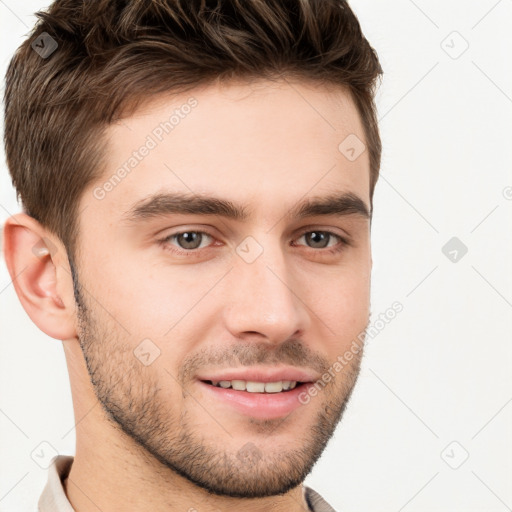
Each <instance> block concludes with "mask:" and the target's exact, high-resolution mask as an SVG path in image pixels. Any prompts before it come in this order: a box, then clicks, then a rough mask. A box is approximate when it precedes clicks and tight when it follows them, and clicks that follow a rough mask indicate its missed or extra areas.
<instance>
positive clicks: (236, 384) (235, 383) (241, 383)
mask: <svg viewBox="0 0 512 512" xmlns="http://www.w3.org/2000/svg"><path fill="white" fill-rule="evenodd" d="M231 387H232V388H233V389H236V390H237V391H245V380H232V381H231Z"/></svg>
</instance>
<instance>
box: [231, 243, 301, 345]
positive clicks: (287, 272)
mask: <svg viewBox="0 0 512 512" xmlns="http://www.w3.org/2000/svg"><path fill="white" fill-rule="evenodd" d="M277 245H278V244H277ZM234 265H235V268H233V270H232V271H231V272H230V273H229V278H228V280H229V282H227V283H225V286H226V288H225V289H224V290H225V293H227V297H229V298H228V300H226V302H225V307H224V309H223V316H224V322H225V325H226V328H227V329H228V330H229V331H230V332H231V334H232V335H233V336H234V337H235V338H237V339H242V340H244V339H256V338H259V341H266V342H268V343H269V344H279V343H282V342H284V341H286V340H287V339H289V338H291V337H300V336H302V334H303V333H304V332H305V331H306V330H307V328H308V326H309V322H310V315H309V312H308V308H307V306H306V305H305V303H304V302H303V300H304V299H302V298H301V293H304V290H302V289H301V282H304V281H303V280H300V279H297V276H296V275H295V276H294V273H293V269H291V268H290V267H289V264H287V263H286V260H285V255H284V254H283V251H282V248H281V247H276V248H272V250H271V249H270V248H269V247H265V248H264V250H263V253H262V254H261V255H260V256H259V257H258V258H257V259H256V260H255V261H253V262H252V263H248V262H246V261H245V260H244V259H243V258H240V257H238V255H235V257H234Z"/></svg>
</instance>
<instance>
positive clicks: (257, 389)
mask: <svg viewBox="0 0 512 512" xmlns="http://www.w3.org/2000/svg"><path fill="white" fill-rule="evenodd" d="M245 389H246V391H249V393H264V392H265V383H264V382H251V381H247V382H246V383H245Z"/></svg>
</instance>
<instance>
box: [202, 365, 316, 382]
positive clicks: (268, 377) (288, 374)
mask: <svg viewBox="0 0 512 512" xmlns="http://www.w3.org/2000/svg"><path fill="white" fill-rule="evenodd" d="M197 378H198V379H199V380H212V381H213V380H215V381H221V380H245V381H251V382H279V381H280V380H289V381H295V382H313V381H316V380H318V379H319V377H318V376H317V374H316V373H315V372H313V371H312V370H308V369H306V368H294V367H293V366H287V367H281V368H263V367H260V368H256V367H251V368H230V369H224V370H218V371H211V372H205V373H203V374H201V375H198V377H197Z"/></svg>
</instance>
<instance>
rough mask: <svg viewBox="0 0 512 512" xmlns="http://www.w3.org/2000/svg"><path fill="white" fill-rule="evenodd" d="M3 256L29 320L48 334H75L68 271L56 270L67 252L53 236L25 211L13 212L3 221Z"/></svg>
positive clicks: (70, 280)
mask: <svg viewBox="0 0 512 512" xmlns="http://www.w3.org/2000/svg"><path fill="white" fill-rule="evenodd" d="M4 257H5V262H6V264H7V269H8V271H9V274H10V277H11V280H12V283H13V286H14V288H15V290H16V294H17V295H18V298H19V300H20V302H21V304H22V306H23V308H24V309H25V311H26V312H27V314H28V316H29V317H30V318H31V320H32V321H33V322H34V323H35V324H36V325H37V326H38V327H39V329H41V330H42V331H43V332H44V333H46V334H47V335H48V336H51V337H52V338H56V339H59V340H65V339H69V338H73V337H75V336H76V329H75V316H74V300H73V284H72V279H71V277H70V276H69V274H68V273H66V272H57V268H58V266H59V265H63V264H64V265H67V255H66V251H65V249H64V247H63V245H62V244H61V243H60V242H59V241H58V240H57V239H56V237H55V236H54V235H52V234H50V233H48V231H47V230H46V229H45V228H44V227H43V226H41V224H39V222H37V221H36V220H35V219H33V218H32V217H30V216H29V215H27V214H25V213H20V214H17V215H15V216H12V217H10V218H9V219H7V221H6V222H5V226H4ZM59 279H60V281H61V282H59ZM59 292H60V293H59Z"/></svg>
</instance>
